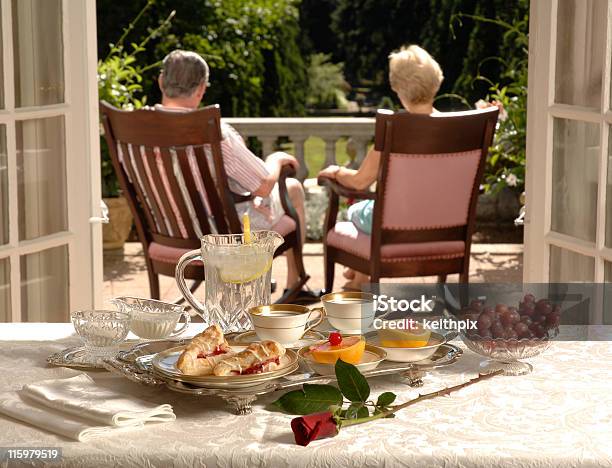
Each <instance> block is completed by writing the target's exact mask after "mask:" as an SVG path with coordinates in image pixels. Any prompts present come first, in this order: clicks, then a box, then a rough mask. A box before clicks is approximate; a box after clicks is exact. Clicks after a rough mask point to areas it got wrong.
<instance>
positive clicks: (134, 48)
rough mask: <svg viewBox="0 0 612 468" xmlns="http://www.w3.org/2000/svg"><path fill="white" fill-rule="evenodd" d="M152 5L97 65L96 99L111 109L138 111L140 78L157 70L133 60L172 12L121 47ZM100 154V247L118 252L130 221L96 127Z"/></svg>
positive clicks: (163, 28) (143, 101)
mask: <svg viewBox="0 0 612 468" xmlns="http://www.w3.org/2000/svg"><path fill="white" fill-rule="evenodd" d="M154 2H155V0H149V1H148V2H147V4H146V5H145V6H144V7H143V9H142V10H141V11H140V12H139V13H138V15H137V16H136V18H134V20H133V21H132V22H131V23H130V24H129V26H128V27H127V28H126V29H125V30H124V32H123V34H122V35H121V37H120V38H119V40H118V41H117V43H116V44H110V45H109V46H110V50H109V52H108V54H107V55H106V57H105V58H104V59H102V60H99V61H98V98H99V99H100V100H101V101H102V100H104V101H106V102H108V103H110V104H112V105H113V106H115V107H118V108H121V109H126V110H132V109H138V108H140V107H142V106H143V105H144V104H145V102H146V96H142V97H139V95H140V93H142V85H141V82H142V75H143V73H144V72H146V71H147V70H149V69H151V68H153V67H156V66H158V65H159V62H156V63H154V64H151V65H146V66H143V65H139V64H138V63H137V61H136V57H137V55H138V54H139V53H140V52H142V51H144V50H145V46H146V45H147V43H148V42H149V41H150V40H151V39H152V38H154V37H156V36H158V35H159V34H160V33H162V32H163V31H164V30H165V29H166V28H167V27H168V26H169V25H170V22H171V21H172V18H173V16H174V11H173V12H172V13H170V15H169V16H168V17H167V18H166V20H165V21H163V22H162V23H161V24H160V25H159V26H158V27H157V28H156V29H154V30H152V31H151V32H150V33H149V35H148V36H147V37H145V38H144V39H143V40H142V41H141V42H140V43H138V44H131V46H130V47H131V50H128V49H127V48H126V47H125V46H124V42H125V39H126V37H127V36H128V35H129V33H130V32H131V31H132V30H133V29H134V26H135V25H136V24H137V23H138V21H139V20H140V18H142V16H143V15H144V13H145V12H146V11H147V9H148V8H149V7H150V6H151V5H152V4H153V3H154ZM100 151H101V175H102V199H103V201H104V203H105V204H106V206H107V207H108V210H109V214H108V218H109V222H108V223H106V224H103V225H102V226H103V229H102V236H103V246H104V249H105V250H109V249H120V248H122V247H123V245H124V244H125V241H126V240H127V238H128V236H129V234H130V231H131V229H132V224H133V217H132V213H131V212H130V208H129V206H128V203H127V200H126V199H125V197H123V196H122V194H121V190H120V187H119V182H118V180H117V176H116V174H115V170H114V168H113V165H112V162H111V158H110V154H109V151H108V147H107V145H106V140H105V139H104V134H103V127H102V125H100Z"/></svg>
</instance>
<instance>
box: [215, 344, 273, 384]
mask: <svg viewBox="0 0 612 468" xmlns="http://www.w3.org/2000/svg"><path fill="white" fill-rule="evenodd" d="M284 354H285V348H283V347H282V346H281V345H280V344H279V343H277V342H276V341H262V342H260V343H251V344H250V345H249V346H248V347H247V348H246V349H245V350H244V351H240V352H239V353H237V354H234V355H233V356H229V357H228V356H224V357H223V359H221V361H219V363H218V364H217V365H216V366H215V368H214V369H213V373H214V374H215V375H218V376H227V375H245V374H261V373H262V372H268V371H271V370H273V369H275V368H276V367H278V365H279V364H280V358H281V357H282V356H283V355H284Z"/></svg>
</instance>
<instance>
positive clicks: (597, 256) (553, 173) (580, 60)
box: [524, 0, 612, 282]
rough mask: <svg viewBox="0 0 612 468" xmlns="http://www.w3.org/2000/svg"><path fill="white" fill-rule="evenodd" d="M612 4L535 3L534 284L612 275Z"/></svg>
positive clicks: (529, 244)
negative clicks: (611, 90) (611, 139)
mask: <svg viewBox="0 0 612 468" xmlns="http://www.w3.org/2000/svg"><path fill="white" fill-rule="evenodd" d="M611 18H612V0H532V1H531V13H530V38H529V102H528V114H527V117H528V119H527V121H528V124H527V125H528V126H527V181H526V196H527V204H526V207H527V215H526V222H525V269H524V281H525V282H549V281H550V282H573V281H586V282H604V281H606V282H608V281H612V162H611V161H610V158H612V142H611V141H610V138H612V132H611V131H610V126H611V125H612V112H611V110H610V107H611V98H612V96H611V92H610V88H611V81H610V75H611V67H612V65H611V57H612V20H611Z"/></svg>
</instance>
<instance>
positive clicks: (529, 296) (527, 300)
mask: <svg viewBox="0 0 612 468" xmlns="http://www.w3.org/2000/svg"><path fill="white" fill-rule="evenodd" d="M523 302H524V303H526V304H527V303H532V304H533V303H534V302H535V296H534V295H533V294H525V297H524V298H523Z"/></svg>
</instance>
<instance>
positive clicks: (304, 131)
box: [224, 117, 374, 180]
mask: <svg viewBox="0 0 612 468" xmlns="http://www.w3.org/2000/svg"><path fill="white" fill-rule="evenodd" d="M224 121H226V122H227V123H229V124H230V125H232V126H233V127H234V128H235V129H236V130H238V132H240V134H241V135H242V136H243V137H245V138H246V137H256V138H258V139H259V140H260V141H261V144H262V147H263V153H264V154H265V155H268V154H270V153H272V152H273V151H274V147H275V143H276V140H277V139H278V138H279V137H288V138H289V139H290V140H291V141H292V142H293V144H294V145H295V157H296V158H297V160H298V161H299V162H300V171H299V173H298V178H299V179H300V180H304V179H305V178H306V177H307V175H308V167H307V165H306V159H305V157H306V154H305V152H304V142H305V141H306V139H307V138H308V137H311V136H313V137H319V138H322V139H323V141H324V142H325V166H328V165H330V164H336V142H337V141H338V140H339V139H340V138H342V137H348V138H349V144H348V146H351V147H352V149H353V150H354V152H355V159H354V160H353V162H352V166H353V167H355V166H359V164H361V161H363V158H364V157H365V155H366V152H367V147H368V143H369V142H370V141H371V140H372V138H373V137H374V119H373V118H369V117H257V118H250V117H249V118H246V117H233V118H227V119H224Z"/></svg>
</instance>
